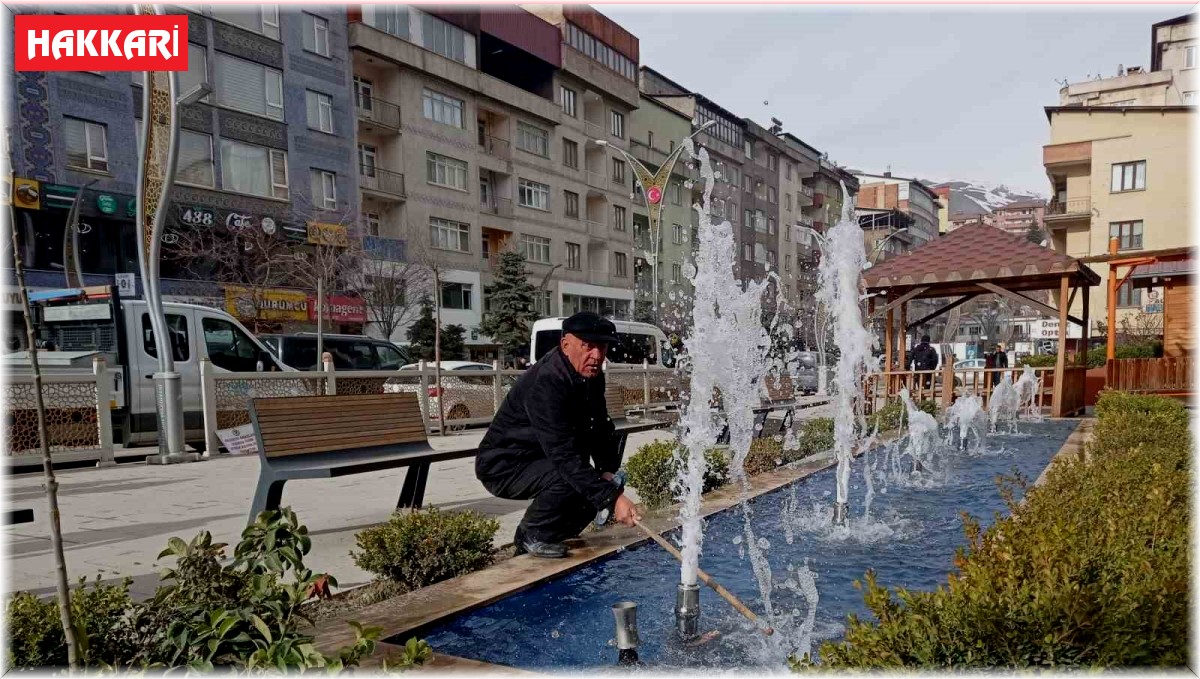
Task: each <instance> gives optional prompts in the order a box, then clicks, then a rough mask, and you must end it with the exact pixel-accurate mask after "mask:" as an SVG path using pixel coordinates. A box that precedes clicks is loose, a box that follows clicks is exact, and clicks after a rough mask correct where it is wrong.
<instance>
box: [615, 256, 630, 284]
mask: <svg viewBox="0 0 1200 679" xmlns="http://www.w3.org/2000/svg"><path fill="white" fill-rule="evenodd" d="M627 259H628V258H627V257H626V256H625V253H624V252H614V253H613V263H614V265H615V266H614V269H615V272H614V273H615V275H616V276H617V278H625V277H626V276H628V275H629V271H628V267H627V266H626V260H627Z"/></svg>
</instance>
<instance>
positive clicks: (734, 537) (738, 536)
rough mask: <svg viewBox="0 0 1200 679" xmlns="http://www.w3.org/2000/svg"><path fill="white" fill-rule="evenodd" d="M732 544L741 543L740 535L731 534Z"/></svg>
mask: <svg viewBox="0 0 1200 679" xmlns="http://www.w3.org/2000/svg"><path fill="white" fill-rule="evenodd" d="M733 544H735V545H740V544H742V536H740V535H735V536H733Z"/></svg>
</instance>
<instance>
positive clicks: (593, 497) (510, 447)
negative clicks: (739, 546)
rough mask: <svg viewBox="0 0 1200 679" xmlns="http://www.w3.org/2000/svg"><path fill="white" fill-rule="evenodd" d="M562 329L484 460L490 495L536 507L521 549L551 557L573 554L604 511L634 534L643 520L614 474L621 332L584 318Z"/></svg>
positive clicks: (497, 422) (478, 469) (486, 445)
mask: <svg viewBox="0 0 1200 679" xmlns="http://www.w3.org/2000/svg"><path fill="white" fill-rule="evenodd" d="M562 329H563V334H562V339H560V340H559V344H558V346H557V347H555V348H554V349H552V350H550V351H549V352H548V353H547V354H546V355H545V356H543V357H542V358H541V359H540V360H539V361H538V362H537V363H535V364H534V365H533V367H531V368H529V369H528V370H527V371H525V373H524V374H523V375H521V376H520V377H519V378H517V382H516V384H514V385H513V387H512V389H511V390H509V392H508V395H507V396H506V397H505V398H504V402H503V403H501V404H500V409H499V410H498V411H497V412H496V416H495V417H494V418H493V419H492V424H491V426H489V427H488V430H487V433H486V434H484V437H483V440H482V441H481V442H480V444H479V455H478V456H476V458H475V476H476V477H477V478H478V479H479V480H480V481H481V482H482V483H483V487H484V488H486V489H487V491H488V492H489V493H491V494H492V495H495V496H496V497H499V498H503V499H506V500H533V502H531V503H530V505H529V508H528V509H526V511H525V516H524V517H522V519H521V523H520V524H519V525H518V526H517V530H516V533H515V534H514V535H513V545H514V546H515V551H516V553H517V554H523V553H526V552H527V553H529V554H532V555H533V556H538V557H544V558H561V557H564V556H566V554H567V547H566V544H564V542H565V541H566V540H567V539H569V538H573V537H576V536H578V535H579V533H580V532H581V531H582V530H583V529H584V527H585V526H587V524H588V523H589V522H590V521H592V520H593V519H595V518H596V517H597V515H599V514H601V513H603V512H605V511H609V512H611V514H612V517H613V518H614V519H615V520H616V521H618V522H620V523H623V524H625V525H628V526H632V525H634V522H635V521H636V520H637V519H639V518H640V516H639V515H638V512H637V509H636V508H635V507H634V504H633V502H632V501H631V500H630V499H629V498H628V497H627V496H625V494H624V488H623V487H622V485H621V483H620V479H619V477H616V476H614V473H615V472H616V471H617V469H618V468H619V467H620V466H621V459H620V455H618V453H617V448H616V445H615V439H614V435H613V434H614V431H615V428H614V426H613V423H612V420H611V419H610V418H609V417H608V411H607V408H606V405H605V401H604V371H603V370H602V367H603V366H604V359H605V357H606V355H607V353H608V348H609V346H611V345H612V344H614V343H615V342H616V341H617V329H616V326H614V325H613V323H612V321H609V320H606V319H604V318H601V317H600V316H599V315H598V314H596V313H594V312H590V311H581V312H579V313H577V314H575V315H574V316H571V317H570V318H568V319H566V320H565V321H563V324H562ZM592 462H594V463H595V466H593V464H592Z"/></svg>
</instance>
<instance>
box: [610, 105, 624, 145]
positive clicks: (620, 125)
mask: <svg viewBox="0 0 1200 679" xmlns="http://www.w3.org/2000/svg"><path fill="white" fill-rule="evenodd" d="M609 113H611V121H612V124H611V126H610V129H609V131H610V132H612V135H613V136H614V137H620V138H622V139H624V138H625V114H624V113H620V112H618V111H610V112H609Z"/></svg>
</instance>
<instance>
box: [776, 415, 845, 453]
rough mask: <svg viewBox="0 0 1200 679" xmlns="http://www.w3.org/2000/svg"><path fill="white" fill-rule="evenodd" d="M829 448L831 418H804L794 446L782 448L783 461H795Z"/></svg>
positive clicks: (830, 446) (831, 443) (830, 444)
mask: <svg viewBox="0 0 1200 679" xmlns="http://www.w3.org/2000/svg"><path fill="white" fill-rule="evenodd" d="M831 448H833V419H832V418H829V417H814V418H812V419H811V420H805V421H804V423H803V424H802V425H801V426H800V431H799V433H798V434H797V435H796V447H795V448H793V449H786V448H785V449H784V451H783V461H784V462H785V463H787V462H795V461H796V460H800V459H803V458H806V457H808V456H809V455H815V454H817V453H823V452H825V451H826V450H829V449H831Z"/></svg>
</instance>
